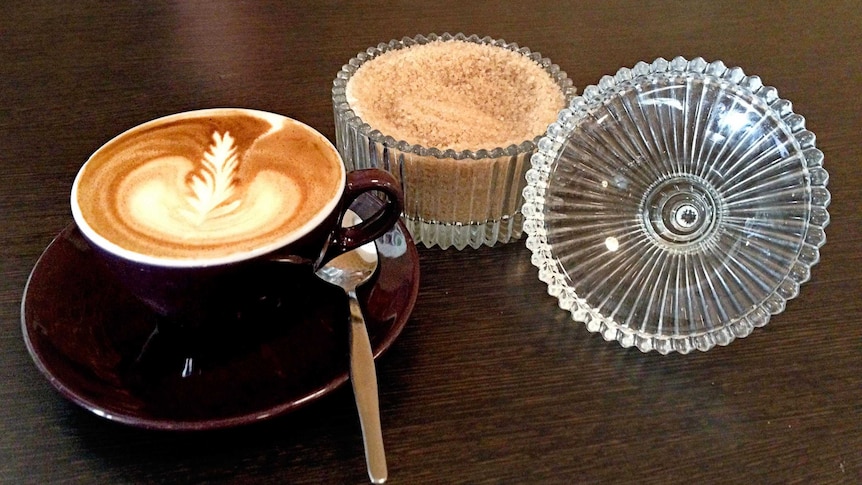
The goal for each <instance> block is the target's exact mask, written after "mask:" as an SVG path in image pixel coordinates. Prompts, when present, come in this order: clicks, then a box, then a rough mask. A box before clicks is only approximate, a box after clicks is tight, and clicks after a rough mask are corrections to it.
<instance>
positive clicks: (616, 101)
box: [523, 57, 830, 354]
mask: <svg viewBox="0 0 862 485" xmlns="http://www.w3.org/2000/svg"><path fill="white" fill-rule="evenodd" d="M822 165H823V153H822V152H821V151H820V150H818V149H817V148H816V147H815V137H814V134H813V133H812V132H810V131H808V130H806V129H805V120H804V118H803V117H802V116H800V115H798V114H795V113H794V112H793V110H792V105H791V103H790V102H789V101H787V100H784V99H781V98H779V96H778V93H777V91H776V89H775V88H773V87H768V86H764V85H763V84H762V82H761V80H760V78H759V77H757V76H746V75H745V74H744V73H743V71H742V70H741V69H740V68H738V67H734V68H727V67H726V66H725V65H724V64H723V63H722V62H721V61H715V62H712V63H707V62H706V61H704V60H703V59H701V58H696V59H693V60H691V61H687V60H686V59H684V58H681V57H677V58H675V59H673V60H672V61H667V60H665V59H661V58H660V59H657V60H656V61H654V62H653V63H652V64H647V63H643V62H641V63H638V64H637V65H636V66H634V67H633V68H631V69H628V68H623V69H620V70H619V71H618V72H617V73H616V75H615V76H605V77H603V78H602V79H601V81H600V82H599V84H598V85H597V86H589V87H587V88H586V89H585V90H584V94H583V95H582V96H578V97H576V98H574V99H573V100H572V102H571V103H570V105H569V107H568V108H567V109H565V110H563V111H562V112H561V113H560V115H559V118H558V120H557V122H556V123H554V124H553V125H551V127H550V128H549V129H548V133H547V135H546V136H545V137H544V138H542V139H541V140H540V142H539V150H538V152H537V153H536V154H535V155H533V158H532V169H531V170H529V172H528V173H527V182H528V186H527V187H526V189H525V190H524V197H525V203H524V206H523V213H524V216H525V223H524V230H525V232H526V233H527V234H528V238H527V247H528V248H529V249H530V250H531V251H532V253H533V255H532V262H533V264H535V265H536V266H537V267H538V268H539V278H540V279H541V280H542V281H544V282H545V283H547V284H548V292H549V293H550V294H551V295H553V296H555V297H557V298H558V299H559V305H560V307H561V308H563V309H564V310H567V311H570V312H571V314H572V317H573V318H574V319H575V320H576V321H580V322H583V323H585V324H586V326H587V329H589V330H590V331H591V332H599V333H601V335H602V336H603V337H604V338H605V339H606V340H616V341H618V342H619V343H620V344H622V345H623V346H624V347H631V346H636V347H637V348H639V349H640V350H642V351H644V352H647V351H650V350H657V351H658V352H660V353H662V354H666V353H669V352H674V351H675V352H680V353H688V352H690V351H691V350H692V349H699V350H703V351H705V350H708V349H710V348H712V347H713V346H714V345H716V344H718V345H727V344H728V343H730V342H731V341H733V340H734V339H735V338H737V337H745V336H746V335H748V334H749V333H750V332H751V330H752V329H753V328H754V327H760V326H763V325H765V324H766V323H767V322H768V320H769V318H770V315H773V314H777V313H780V312H781V311H782V310H784V306H785V302H786V301H787V300H788V299H791V298H793V297H795V296H796V295H797V294H798V291H799V285H800V284H802V283H804V282H805V281H807V280H808V278H809V275H810V268H811V267H812V266H813V265H815V264H816V263H817V261H818V259H819V250H818V248H819V247H820V246H822V245H823V244H824V243H825V241H826V235H825V232H824V227H826V225H827V224H828V223H829V214H828V212H827V210H826V207H827V206H828V204H829V200H830V195H829V192H828V191H827V189H826V184H827V181H828V174H827V172H826V170H825V169H824V168H823V166H822Z"/></svg>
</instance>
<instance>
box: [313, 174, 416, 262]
mask: <svg viewBox="0 0 862 485" xmlns="http://www.w3.org/2000/svg"><path fill="white" fill-rule="evenodd" d="M366 192H379V193H381V194H383V196H384V197H385V201H384V203H383V204H382V206H381V207H380V208H379V209H378V210H377V212H375V213H374V214H372V215H370V216H368V217H364V218H363V220H362V222H360V223H359V224H356V225H354V226H349V227H341V221H342V219H343V218H344V214H345V213H346V212H347V209H349V208H350V205H351V204H353V202H354V201H355V200H356V199H357V198H359V196H361V195H362V194H364V193H366ZM403 209H404V196H403V194H402V193H401V188H400V185H399V183H398V181H397V180H395V177H393V176H392V174H390V173H389V172H387V171H385V170H381V169H379V168H366V169H362V170H354V171H352V172H348V173H347V182H346V184H345V186H344V195H342V198H341V205H340V211H341V212H340V213H339V214H338V224H337V226H336V227H337V228H336V229H335V231H333V233H332V236H331V237H330V242H329V245H328V248H327V249H326V251H325V252H324V253H325V254H324V257H323V258H321V261H322V262H325V261H328V260H330V259H332V258H334V257H335V256H338V255H339V254H343V253H346V252H347V251H350V250H352V249H356V248H358V247H360V246H362V245H363V244H366V243H369V242H371V241H374V240H375V239H377V238H378V237H380V236H382V235H384V234H386V233H387V232H388V231H389V230H390V229H392V226H394V225H395V224H396V223H397V222H398V218H399V217H401V211H402V210H403Z"/></svg>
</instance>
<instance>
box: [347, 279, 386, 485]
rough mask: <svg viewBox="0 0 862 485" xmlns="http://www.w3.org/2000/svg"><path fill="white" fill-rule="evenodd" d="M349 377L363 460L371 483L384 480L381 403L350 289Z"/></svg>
mask: <svg viewBox="0 0 862 485" xmlns="http://www.w3.org/2000/svg"><path fill="white" fill-rule="evenodd" d="M347 296H348V297H349V300H350V381H351V383H352V384H353V396H354V398H355V399H356V409H357V410H358V411H359V424H360V426H361V427H362V441H363V443H364V445H365V464H366V466H367V467H368V477H369V478H370V479H371V482H372V483H384V482H385V481H386V478H387V471H386V454H385V453H384V450H383V432H382V431H381V427H380V404H379V402H378V397H377V372H376V371H375V369H374V354H373V353H372V351H371V341H370V340H369V339H368V330H367V329H366V328H365V318H364V317H363V316H362V309H361V308H360V307H359V300H357V299H356V292H355V291H350V292H348V294H347Z"/></svg>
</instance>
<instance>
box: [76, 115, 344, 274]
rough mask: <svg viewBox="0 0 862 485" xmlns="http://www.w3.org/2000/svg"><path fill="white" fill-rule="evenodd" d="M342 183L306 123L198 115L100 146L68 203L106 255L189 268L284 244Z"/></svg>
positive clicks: (335, 162)
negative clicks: (110, 252) (169, 262)
mask: <svg viewBox="0 0 862 485" xmlns="http://www.w3.org/2000/svg"><path fill="white" fill-rule="evenodd" d="M343 184H344V168H343V166H342V163H341V159H340V158H339V156H338V153H337V152H336V150H335V149H334V148H333V147H332V144H331V143H329V141H328V140H326V138H325V137H323V136H322V135H320V134H319V133H317V132H316V131H314V130H313V129H311V128H310V127H308V126H306V125H304V124H302V123H299V122H297V121H294V120H291V119H289V118H286V117H282V116H279V115H274V114H271V113H265V112H258V111H252V110H243V109H236V110H231V109H219V110H202V111H197V112H191V113H185V114H180V115H173V116H169V117H166V118H161V119H158V120H155V121H152V122H150V123H145V124H144V125H141V126H139V127H137V128H133V129H131V130H129V131H127V132H125V133H123V134H121V135H119V136H118V137H116V138H114V139H113V140H111V141H110V142H108V143H107V144H106V145H105V146H103V147H102V148H101V149H99V150H98V151H97V152H96V153H95V154H93V156H92V157H90V159H89V160H88V161H87V163H86V164H85V165H84V167H83V168H82V169H81V171H80V173H79V174H78V177H77V178H76V180H75V184H74V186H73V191H72V199H73V201H72V206H73V212H74V213H75V217H76V220H78V223H79V226H88V227H82V229H84V231H85V233H88V235H90V236H91V237H100V238H102V239H103V241H101V242H102V243H104V242H107V243H108V244H107V245H105V246H107V248H108V249H112V248H113V249H116V248H119V251H120V252H123V253H124V254H125V256H126V257H129V255H128V254H127V253H129V252H130V253H133V254H134V255H141V256H143V258H134V257H133V259H144V260H152V259H155V260H162V259H164V260H172V261H175V260H186V261H189V262H193V261H205V260H212V259H218V258H230V257H233V256H235V255H239V254H244V253H249V252H257V253H260V252H265V251H267V250H271V249H275V248H277V247H279V246H280V245H283V244H287V243H289V242H292V241H293V240H295V239H296V238H298V237H299V236H301V235H302V234H303V233H304V232H306V231H307V230H309V229H311V228H313V227H315V226H316V225H317V224H319V223H320V222H321V220H322V219H323V218H324V217H325V216H326V215H328V214H329V213H330V212H331V211H332V209H333V208H334V206H335V204H336V203H337V201H338V199H339V197H340V195H341V191H342V189H343ZM92 233H95V234H92ZM100 245H102V244H100Z"/></svg>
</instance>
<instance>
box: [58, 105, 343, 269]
mask: <svg viewBox="0 0 862 485" xmlns="http://www.w3.org/2000/svg"><path fill="white" fill-rule="evenodd" d="M230 112H239V113H243V114H247V115H251V116H255V117H259V118H263V119H266V120H269V121H271V122H272V123H273V124H275V123H277V122H288V123H294V124H296V125H297V126H299V127H301V128H304V129H306V130H307V131H308V132H309V134H311V135H313V136H316V137H318V138H319V139H320V140H321V141H323V142H324V145H325V146H327V147H329V148H330V149H331V150H332V153H333V154H334V155H335V156H336V157H337V159H338V161H339V162H340V163H339V164H338V165H339V167H340V172H341V177H340V180H339V182H338V189H337V190H336V193H335V194H334V195H333V197H332V198H331V199H330V200H329V201H328V202H327V203H326V204H325V205H324V206H323V208H321V209H320V211H318V212H317V213H316V214H315V215H314V216H313V217H311V218H310V219H309V220H308V221H306V222H305V224H303V225H302V226H300V227H298V228H296V229H294V230H292V231H290V232H288V233H286V234H283V235H281V236H280V237H278V238H276V239H273V240H272V241H269V242H268V243H266V244H261V245H260V246H256V247H254V248H252V249H249V250H243V251H235V252H231V253H229V254H227V255H222V256H215V257H200V258H179V257H162V256H153V255H150V254H145V253H142V252H138V251H133V250H130V249H127V248H124V247H122V246H120V245H119V244H117V243H115V242H113V241H111V240H110V239H108V238H106V237H104V236H102V235H101V234H99V233H98V232H97V231H96V230H95V229H94V228H93V227H92V226H90V224H89V223H88V222H87V220H86V218H85V217H84V215H83V213H82V212H81V208H80V207H79V206H78V202H77V201H78V186H79V184H80V181H81V178H82V175H83V173H84V172H85V171H86V168H87V166H88V165H89V163H90V160H92V159H93V158H94V157H96V156H97V155H98V154H99V153H100V152H102V151H103V150H105V149H106V147H108V146H110V145H112V144H113V143H115V142H117V141H118V140H121V139H123V138H125V137H127V136H128V135H130V134H133V133H135V132H137V131H140V130H143V129H146V128H148V127H152V126H154V125H158V124H161V123H165V122H169V121H171V120H174V119H177V118H183V117H189V116H194V117H203V116H211V115H214V114H224V113H230ZM346 180H347V169H346V168H345V166H344V161H343V159H342V157H341V154H340V153H339V152H338V149H337V148H336V147H335V145H334V144H333V143H332V142H331V141H330V140H329V139H328V138H327V137H326V136H324V135H323V134H322V133H320V132H319V131H317V130H316V129H315V128H313V127H311V126H310V125H308V124H306V123H303V122H301V121H299V120H297V119H294V118H291V117H289V116H285V115H281V114H278V113H273V112H269V111H262V110H258V109H252V108H241V107H217V108H204V109H196V110H190V111H182V112H178V113H173V114H169V115H165V116H161V117H159V118H155V119H152V120H149V121H146V122H144V123H141V124H138V125H135V126H133V127H131V128H129V129H127V130H124V131H123V132H121V133H119V134H118V135H115V136H114V137H112V138H111V139H110V140H108V141H107V142H105V143H103V144H102V145H101V146H100V147H99V148H98V149H97V150H96V151H95V152H93V153H92V154H91V155H90V156H89V157H87V160H86V161H85V162H84V164H83V165H81V167H80V168H79V169H78V172H77V174H76V175H75V180H74V182H73V183H72V190H71V194H70V205H71V208H72V217H73V219H74V220H75V224H76V225H77V226H78V228H79V229H80V230H81V232H82V233H83V234H84V236H86V238H87V239H89V240H90V241H91V242H92V243H93V244H95V245H96V246H98V247H99V248H101V249H102V250H104V251H107V252H108V253H110V254H113V255H114V256H117V257H119V258H121V259H124V260H128V261H132V262H135V263H141V264H146V265H150V266H159V267H168V268H202V267H211V266H221V265H227V264H232V263H239V262H243V261H248V260H251V259H255V258H257V257H259V256H263V255H266V254H269V253H272V252H274V251H276V250H278V249H281V248H284V247H285V246H287V245H289V244H292V243H294V242H296V241H298V240H299V239H301V238H303V237H304V236H306V235H308V234H309V233H310V232H311V231H312V230H313V229H315V228H317V227H318V226H320V225H321V224H322V223H323V222H324V221H325V220H326V218H327V217H329V215H330V214H332V211H334V210H335V209H336V207H337V206H338V204H339V202H340V201H341V198H342V196H343V194H344V189H345V185H346Z"/></svg>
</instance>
